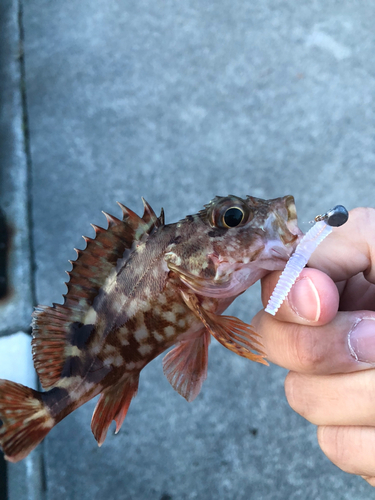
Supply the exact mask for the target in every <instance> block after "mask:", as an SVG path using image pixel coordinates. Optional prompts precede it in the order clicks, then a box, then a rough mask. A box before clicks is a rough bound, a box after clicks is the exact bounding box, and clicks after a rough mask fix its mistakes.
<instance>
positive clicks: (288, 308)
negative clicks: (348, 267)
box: [262, 268, 339, 326]
mask: <svg viewBox="0 0 375 500" xmlns="http://www.w3.org/2000/svg"><path fill="white" fill-rule="evenodd" d="M279 276H280V272H274V273H271V274H269V275H267V276H266V277H265V278H263V279H262V302H263V305H264V306H266V304H267V303H268V300H269V298H270V296H271V294H272V292H273V290H274V288H275V286H276V283H277V281H278V279H279ZM338 306H339V293H338V290H337V287H336V285H335V283H334V282H333V281H332V280H331V278H330V277H329V276H327V275H326V274H325V273H323V272H322V271H319V270H318V269H312V268H306V269H304V270H303V271H302V272H301V274H300V276H299V278H298V279H297V281H296V283H295V284H294V285H293V287H292V289H291V291H290V292H289V294H288V297H287V299H286V300H285V301H284V302H283V304H282V305H281V307H280V309H279V310H278V312H277V313H276V316H275V318H276V319H277V320H279V321H287V322H292V323H298V324H302V325H311V324H314V325H316V326H319V325H324V324H326V323H329V322H330V321H332V319H333V318H334V317H335V316H336V313H337V310H338Z"/></svg>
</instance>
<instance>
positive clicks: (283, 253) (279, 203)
mask: <svg viewBox="0 0 375 500" xmlns="http://www.w3.org/2000/svg"><path fill="white" fill-rule="evenodd" d="M271 202H272V205H271V206H270V211H269V213H268V217H267V220H266V222H265V224H264V230H265V231H266V233H267V237H266V238H267V239H266V244H265V247H264V253H263V255H264V258H265V261H266V262H267V263H266V262H264V263H265V264H266V265H265V267H266V268H267V269H270V270H276V269H283V268H284V266H285V263H286V262H287V261H288V260H289V258H290V256H291V255H292V254H293V252H294V251H295V249H296V247H297V245H298V243H299V241H300V240H301V238H302V237H303V232H302V231H301V230H300V228H299V227H298V224H297V210H296V205H295V202H294V198H293V196H284V197H283V198H277V199H275V200H271Z"/></svg>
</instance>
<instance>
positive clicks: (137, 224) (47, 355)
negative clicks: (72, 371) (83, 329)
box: [32, 201, 162, 388]
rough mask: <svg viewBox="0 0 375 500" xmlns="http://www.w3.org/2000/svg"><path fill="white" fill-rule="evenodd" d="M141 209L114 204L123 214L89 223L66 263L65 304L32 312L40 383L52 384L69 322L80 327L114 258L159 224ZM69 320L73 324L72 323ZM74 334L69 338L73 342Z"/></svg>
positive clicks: (63, 355) (68, 342) (67, 352)
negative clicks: (90, 234)
mask: <svg viewBox="0 0 375 500" xmlns="http://www.w3.org/2000/svg"><path fill="white" fill-rule="evenodd" d="M143 203H144V206H145V211H144V214H143V217H139V216H138V215H137V214H136V213H134V212H133V211H132V210H130V209H128V208H127V207H125V206H124V205H122V204H121V203H119V205H120V207H121V209H122V212H123V219H122V220H120V219H117V218H116V217H113V216H112V215H109V214H106V213H105V212H103V213H104V215H105V217H106V219H107V222H108V227H107V229H104V228H102V227H99V226H95V225H92V227H93V228H94V230H95V238H87V237H84V240H85V241H86V248H85V249H84V250H76V252H77V255H78V257H77V260H75V261H74V262H71V264H72V266H73V267H72V270H71V271H70V272H68V275H69V277H70V280H69V281H68V282H67V283H66V285H67V288H68V291H67V293H66V294H65V295H64V304H63V305H60V304H53V305H52V307H47V306H38V307H37V308H36V309H35V311H34V313H33V324H32V326H33V341H32V347H33V358H34V364H35V368H36V370H37V372H38V375H39V378H40V381H41V384H42V386H43V387H44V388H48V387H51V386H52V385H53V384H55V383H56V382H57V380H58V379H59V378H60V375H61V371H62V368H63V365H64V362H65V360H66V358H67V357H68V356H69V355H70V354H71V353H70V350H69V347H71V345H72V342H71V341H72V338H71V337H72V326H75V327H76V328H75V330H76V331H77V330H79V328H77V327H79V326H80V325H82V323H83V322H84V318H85V315H86V314H87V311H88V310H89V308H90V307H91V305H92V303H93V301H94V298H95V297H96V295H97V294H98V292H99V289H100V288H101V287H102V286H103V284H104V283H105V280H106V278H107V277H108V275H109V274H110V272H111V271H112V269H114V268H115V267H116V264H117V261H118V260H119V259H123V258H124V254H125V255H126V251H128V252H129V254H130V253H131V251H132V249H133V248H134V245H133V244H134V242H135V241H139V240H140V239H142V240H143V239H144V237H147V236H148V235H149V234H151V233H153V232H155V231H156V230H157V229H158V228H159V227H161V226H162V223H161V220H160V218H157V217H156V215H155V213H154V211H153V210H152V208H151V207H150V206H149V205H148V203H147V202H146V201H144V202H143ZM73 324H74V325H73ZM76 343H77V339H75V341H74V345H76Z"/></svg>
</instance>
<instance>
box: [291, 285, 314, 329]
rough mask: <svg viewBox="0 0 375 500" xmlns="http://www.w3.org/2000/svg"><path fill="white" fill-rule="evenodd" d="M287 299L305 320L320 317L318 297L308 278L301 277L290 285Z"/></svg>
mask: <svg viewBox="0 0 375 500" xmlns="http://www.w3.org/2000/svg"><path fill="white" fill-rule="evenodd" d="M288 301H289V305H290V307H291V308H292V309H293V311H294V312H295V313H296V314H298V316H300V318H303V319H306V320H307V321H318V319H319V318H320V298H319V294H318V291H317V289H316V288H315V285H314V283H313V282H312V281H311V279H310V278H307V277H306V278H301V279H300V280H298V281H297V282H296V283H295V284H294V285H293V287H292V289H291V291H290V292H289V295H288Z"/></svg>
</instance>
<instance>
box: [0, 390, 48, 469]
mask: <svg viewBox="0 0 375 500" xmlns="http://www.w3.org/2000/svg"><path fill="white" fill-rule="evenodd" d="M54 425H55V419H54V418H52V417H51V415H50V412H49V410H48V408H47V407H46V406H45V404H44V403H43V400H42V397H41V393H40V392H38V391H34V390H33V389H30V388H29V387H25V386H23V385H21V384H17V383H15V382H11V381H9V380H0V446H1V448H2V450H3V452H4V454H5V458H6V460H9V461H10V462H18V461H19V460H22V459H23V458H25V457H26V456H27V455H28V454H29V453H30V452H31V451H32V450H33V449H34V448H35V447H36V446H37V445H38V444H39V443H40V442H41V441H42V439H43V438H44V437H45V436H46V435H47V434H48V432H49V431H50V430H51V429H52V427H53V426H54Z"/></svg>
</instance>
